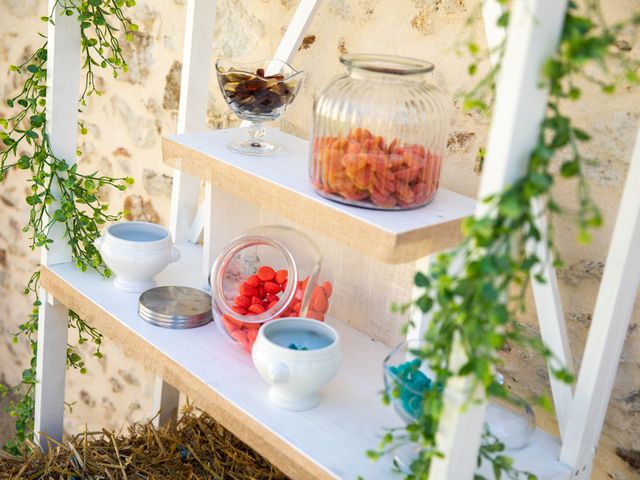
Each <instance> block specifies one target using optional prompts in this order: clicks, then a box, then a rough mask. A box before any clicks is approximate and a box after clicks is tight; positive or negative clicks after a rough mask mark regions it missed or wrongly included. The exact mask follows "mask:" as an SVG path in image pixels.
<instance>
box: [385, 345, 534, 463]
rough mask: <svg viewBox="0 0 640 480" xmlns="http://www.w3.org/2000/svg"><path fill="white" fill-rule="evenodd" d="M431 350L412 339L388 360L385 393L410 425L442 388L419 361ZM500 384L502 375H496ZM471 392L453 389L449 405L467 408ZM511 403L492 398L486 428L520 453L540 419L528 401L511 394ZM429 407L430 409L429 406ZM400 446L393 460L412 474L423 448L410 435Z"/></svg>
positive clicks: (447, 400)
mask: <svg viewBox="0 0 640 480" xmlns="http://www.w3.org/2000/svg"><path fill="white" fill-rule="evenodd" d="M426 347H427V343H426V341H424V340H408V341H405V342H402V343H400V344H399V345H397V346H396V347H395V348H394V349H393V350H392V351H391V352H390V353H389V355H387V357H386V358H385V360H384V363H383V377H384V386H385V392H386V395H387V397H388V398H389V401H390V402H391V404H392V405H393V407H394V409H395V410H396V413H398V415H399V416H400V418H402V420H403V421H404V422H405V423H407V424H409V423H413V422H417V421H419V419H420V417H421V415H422V412H423V411H424V408H425V405H424V402H425V399H426V398H427V397H426V394H427V392H428V391H430V390H431V389H433V388H438V389H442V385H441V384H437V383H435V378H436V375H435V373H434V372H433V371H432V370H431V369H430V368H429V366H428V365H427V364H426V363H424V362H423V361H422V359H421V358H419V354H420V352H423V351H424V350H425V348H426ZM496 379H497V381H498V382H499V383H502V382H504V379H503V377H502V375H500V374H496ZM467 398H468V393H467V392H465V391H464V390H462V389H459V390H456V389H455V388H452V387H451V386H448V387H447V390H446V391H445V392H444V393H443V401H444V403H445V404H451V403H452V404H454V405H456V404H457V405H464V404H465V403H466V401H467ZM510 398H511V401H510V402H507V401H499V400H497V399H492V401H491V402H490V403H489V405H488V406H487V417H486V422H485V429H486V430H487V431H488V432H490V433H491V435H492V436H493V437H495V439H496V440H498V441H500V442H502V443H503V444H504V447H505V449H506V450H518V449H521V448H524V447H526V446H527V445H529V444H530V443H531V439H532V436H533V434H534V432H535V430H536V417H535V414H534V413H533V410H532V409H531V407H530V406H529V404H528V403H527V402H525V401H524V400H522V399H521V398H519V397H517V396H515V395H513V394H511V395H510ZM427 408H428V407H427ZM397 440H398V445H396V447H395V448H394V449H393V450H392V451H391V453H392V454H393V461H394V464H395V465H396V466H398V467H399V468H400V470H401V471H402V472H403V473H407V474H410V473H412V472H411V467H410V466H411V464H412V463H413V461H414V460H415V459H416V458H417V457H418V455H419V454H420V450H421V446H420V445H419V444H417V443H414V442H412V441H411V440H410V438H409V437H408V436H406V437H404V438H403V437H399V438H397Z"/></svg>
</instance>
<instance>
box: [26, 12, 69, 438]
mask: <svg viewBox="0 0 640 480" xmlns="http://www.w3.org/2000/svg"><path fill="white" fill-rule="evenodd" d="M54 7H55V9H54ZM48 8H49V11H50V12H52V15H53V17H54V20H55V25H52V24H51V23H50V24H49V27H48V30H49V31H48V38H49V40H48V41H49V44H48V59H47V111H46V116H47V135H48V136H49V141H50V143H51V149H52V151H53V153H54V154H55V155H56V156H58V157H60V158H64V159H65V160H66V161H67V163H69V165H72V164H74V163H75V161H76V147H77V132H78V125H77V122H78V91H79V87H80V24H79V23H78V19H77V18H76V17H75V16H71V17H67V16H66V15H60V12H61V11H63V10H64V9H63V8H62V7H61V6H60V5H57V2H56V1H55V0H49V6H48ZM52 190H53V194H54V196H57V195H56V193H57V192H59V189H58V188H55V187H54V188H53V189H52ZM56 208H57V202H54V203H53V204H52V205H51V206H50V207H49V209H48V212H53V211H55V209H56ZM63 234H64V227H63V226H62V225H59V224H56V225H55V226H54V228H52V229H51V231H50V232H49V237H50V238H51V239H52V240H53V241H54V242H53V244H51V246H50V247H49V250H46V249H43V250H42V253H41V263H42V265H54V264H57V263H65V262H70V261H71V251H70V249H69V247H68V245H67V241H66V240H65V239H64V238H63ZM40 298H41V299H42V301H43V304H42V306H41V307H40V315H39V318H38V352H37V366H36V380H37V384H36V391H35V412H34V414H35V423H34V432H35V441H36V444H38V445H40V447H41V448H42V449H43V450H46V449H47V448H48V445H47V440H46V438H45V437H44V435H42V434H46V435H48V436H49V437H51V438H53V439H55V440H61V439H62V427H63V417H64V383H65V369H66V359H67V324H68V317H69V311H68V310H67V309H66V308H65V307H64V306H62V305H59V304H57V305H54V301H53V300H52V299H49V298H47V293H46V292H45V291H44V290H41V292H40Z"/></svg>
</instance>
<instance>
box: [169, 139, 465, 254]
mask: <svg viewBox="0 0 640 480" xmlns="http://www.w3.org/2000/svg"><path fill="white" fill-rule="evenodd" d="M245 136H247V132H246V129H240V128H234V129H226V130H213V131H207V132H195V133H184V134H179V135H172V136H170V137H168V138H165V139H164V140H163V160H164V163H166V164H167V165H169V166H171V167H174V168H176V169H178V170H180V171H183V172H186V173H188V174H190V175H193V176H196V177H199V178H201V179H203V180H205V181H207V182H211V183H212V184H213V185H214V187H218V188H221V189H223V190H225V191H228V192H231V193H233V194H235V195H237V196H239V197H241V198H244V199H246V200H248V201H250V202H252V203H254V204H256V205H259V206H261V207H264V208H266V209H268V210H271V211H274V212H276V213H278V214H280V215H282V216H284V217H286V218H288V219H289V220H292V221H293V222H295V223H297V224H300V225H303V226H305V227H308V228H311V229H314V230H316V231H318V232H320V233H323V234H325V235H328V236H330V237H332V238H335V239H337V240H339V241H341V242H343V243H345V244H347V245H349V246H351V247H353V248H355V249H356V250H358V251H360V252H363V253H365V254H367V255H369V256H370V257H372V258H375V259H377V260H380V261H383V262H388V263H401V262H408V261H412V260H416V259H418V258H421V257H424V256H426V255H429V254H431V253H434V252H439V251H443V250H446V249H448V248H451V247H454V246H455V245H457V244H459V243H460V241H461V239H462V233H461V231H460V223H461V221H462V220H463V219H464V218H465V217H468V216H470V215H472V214H473V211H474V208H475V200H473V199H471V198H468V197H465V196H463V195H460V194H457V193H454V192H451V191H448V190H445V189H440V190H439V192H438V194H437V195H436V198H435V199H434V200H433V201H432V202H431V203H430V204H429V205H427V206H425V207H422V208H418V209H414V210H407V211H402V212H395V211H394V212H389V211H380V210H369V209H363V208H356V207H351V206H348V205H342V204H339V203H336V202H332V201H330V200H327V199H325V198H323V197H321V196H320V195H318V194H316V193H315V192H314V190H313V188H312V187H311V184H310V181H309V173H308V155H309V142H308V141H306V140H303V139H300V138H298V137H294V136H292V135H288V134H286V133H282V132H280V131H279V130H275V129H269V130H268V132H267V137H266V138H268V139H270V140H272V141H274V142H277V143H279V144H280V145H282V146H283V152H282V153H281V154H279V155H276V156H273V157H251V156H247V155H241V154H238V153H234V152H231V151H230V150H229V149H228V148H227V144H228V143H229V141H230V140H232V139H236V138H244V137H245Z"/></svg>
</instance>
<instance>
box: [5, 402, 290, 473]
mask: <svg viewBox="0 0 640 480" xmlns="http://www.w3.org/2000/svg"><path fill="white" fill-rule="evenodd" d="M128 430H129V431H128V434H127V435H115V434H113V433H111V432H108V431H106V430H103V431H100V432H84V433H81V434H78V435H75V436H74V437H73V438H72V439H71V440H70V441H68V442H65V443H63V444H60V443H57V442H52V444H51V445H52V446H51V448H50V449H49V452H48V453H46V454H45V453H42V452H41V451H40V450H38V449H36V448H33V452H32V453H30V454H25V455H23V456H22V457H19V458H17V457H12V456H10V455H8V454H6V453H4V452H0V478H1V479H5V478H10V479H21V480H22V479H25V480H26V479H52V480H53V479H56V480H57V479H64V480H116V479H117V480H134V479H135V480H138V479H149V480H151V479H169V480H182V479H185V480H200V479H207V480H209V479H215V480H217V479H219V480H263V479H264V480H286V478H287V477H286V476H285V475H284V474H282V473H281V472H279V471H278V470H277V469H276V468H275V467H274V466H273V465H271V464H270V463H269V462H267V461H266V460H265V459H264V458H263V457H261V456H260V455H258V454H257V453H256V452H254V451H253V450H252V449H251V448H250V447H248V446H247V445H245V444H244V443H242V442H241V441H240V440H238V438H236V437H235V436H234V435H233V434H231V433H230V432H229V431H227V430H225V429H224V428H223V427H222V426H220V425H219V424H218V423H216V422H215V420H213V418H211V417H210V416H209V415H207V414H206V413H204V412H202V411H200V410H198V409H196V408H194V407H192V406H188V407H186V408H185V410H184V411H183V415H182V416H181V417H180V420H179V421H178V423H177V425H168V426H166V427H162V428H160V429H156V428H154V426H153V425H152V424H151V423H150V422H149V423H139V424H135V425H132V426H130V427H129V429H128ZM32 447H33V446H32Z"/></svg>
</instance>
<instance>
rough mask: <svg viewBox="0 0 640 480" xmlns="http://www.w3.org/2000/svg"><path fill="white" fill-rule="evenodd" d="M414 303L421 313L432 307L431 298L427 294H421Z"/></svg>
mask: <svg viewBox="0 0 640 480" xmlns="http://www.w3.org/2000/svg"><path fill="white" fill-rule="evenodd" d="M416 305H417V306H418V308H419V309H420V311H422V312H423V313H427V312H429V311H430V310H431V308H432V307H433V300H432V299H431V297H429V296H428V295H422V296H421V297H420V298H418V300H416Z"/></svg>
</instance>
